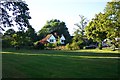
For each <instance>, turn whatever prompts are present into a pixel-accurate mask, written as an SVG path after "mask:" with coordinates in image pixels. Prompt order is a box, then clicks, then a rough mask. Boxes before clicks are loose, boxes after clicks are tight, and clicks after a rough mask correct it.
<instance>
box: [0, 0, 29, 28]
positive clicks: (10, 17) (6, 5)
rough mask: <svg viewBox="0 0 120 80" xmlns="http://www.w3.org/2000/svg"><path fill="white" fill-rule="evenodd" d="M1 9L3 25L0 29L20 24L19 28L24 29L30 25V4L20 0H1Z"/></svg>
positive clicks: (0, 20)
mask: <svg viewBox="0 0 120 80" xmlns="http://www.w3.org/2000/svg"><path fill="white" fill-rule="evenodd" d="M0 10H1V12H2V13H1V14H0V16H1V19H0V22H1V25H0V30H4V28H5V27H12V26H18V29H19V30H24V27H28V26H29V25H30V23H29V19H31V17H30V16H29V12H28V10H29V8H28V5H27V4H26V3H25V2H23V1H21V2H20V0H17V1H16V2H14V1H9V0H8V1H3V0H2V1H0Z"/></svg>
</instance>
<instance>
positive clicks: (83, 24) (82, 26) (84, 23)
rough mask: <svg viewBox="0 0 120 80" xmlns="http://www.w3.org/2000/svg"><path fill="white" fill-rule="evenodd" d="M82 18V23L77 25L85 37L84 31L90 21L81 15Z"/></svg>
mask: <svg viewBox="0 0 120 80" xmlns="http://www.w3.org/2000/svg"><path fill="white" fill-rule="evenodd" d="M79 17H80V19H81V20H80V23H76V24H75V25H76V26H77V27H78V28H79V30H80V32H81V33H82V36H84V29H85V27H86V25H87V23H88V20H87V19H86V18H85V17H84V16H83V15H79Z"/></svg>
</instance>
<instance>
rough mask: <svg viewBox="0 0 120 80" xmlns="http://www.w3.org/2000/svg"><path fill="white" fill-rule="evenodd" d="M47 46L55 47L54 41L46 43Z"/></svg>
mask: <svg viewBox="0 0 120 80" xmlns="http://www.w3.org/2000/svg"><path fill="white" fill-rule="evenodd" d="M47 47H48V48H50V49H52V48H54V47H55V44H54V43H47Z"/></svg>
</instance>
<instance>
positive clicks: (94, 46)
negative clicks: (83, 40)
mask: <svg viewBox="0 0 120 80" xmlns="http://www.w3.org/2000/svg"><path fill="white" fill-rule="evenodd" d="M95 48H97V46H96V45H93V44H91V45H89V46H85V49H95Z"/></svg>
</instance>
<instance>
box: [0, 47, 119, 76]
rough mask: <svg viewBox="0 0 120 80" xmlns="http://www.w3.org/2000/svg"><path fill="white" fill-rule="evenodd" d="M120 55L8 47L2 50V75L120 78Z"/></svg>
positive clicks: (86, 51) (94, 51) (95, 51)
mask: <svg viewBox="0 0 120 80" xmlns="http://www.w3.org/2000/svg"><path fill="white" fill-rule="evenodd" d="M103 53H104V54H103ZM119 55H120V54H119V53H117V52H114V51H111V52H109V53H108V52H107V51H105V52H104V51H101V52H99V51H98V50H77V51H56V50H18V51H16V50H12V49H6V50H3V52H2V58H3V59H2V61H3V62H2V63H3V64H2V66H3V71H2V72H3V74H2V75H3V78H118V75H119V72H118V71H119V69H118V67H119V63H120V60H119V57H118V56H119Z"/></svg>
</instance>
